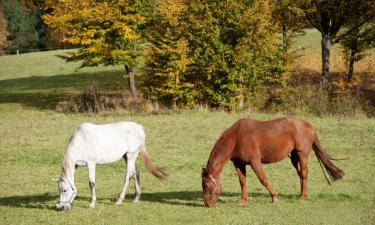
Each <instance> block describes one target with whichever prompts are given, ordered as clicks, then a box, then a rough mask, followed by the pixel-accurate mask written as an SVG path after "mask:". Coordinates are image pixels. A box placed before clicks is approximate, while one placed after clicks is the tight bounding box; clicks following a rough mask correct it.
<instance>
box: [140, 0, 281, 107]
mask: <svg viewBox="0 0 375 225" xmlns="http://www.w3.org/2000/svg"><path fill="white" fill-rule="evenodd" d="M271 13H272V8H271V6H270V4H269V2H268V1H260V0H255V1H252V3H251V4H250V3H249V2H248V1H224V2H222V1H209V2H205V3H203V2H201V1H198V0H193V1H187V0H186V1H184V0H167V1H160V2H159V3H158V5H157V10H156V13H155V14H154V15H153V21H152V23H151V26H150V27H149V29H148V42H149V45H148V47H147V48H146V51H145V67H144V70H143V74H144V75H145V79H146V81H145V83H146V85H145V86H146V87H147V89H146V92H145V93H146V97H148V98H150V99H153V100H159V101H162V102H164V103H165V104H169V105H176V104H179V105H188V106H194V105H195V104H198V103H203V104H208V105H209V106H211V107H221V108H225V109H229V110H232V109H235V108H236V107H238V106H239V103H240V102H241V101H243V100H244V96H245V93H244V92H249V91H255V90H256V88H255V87H258V86H259V85H261V84H262V83H263V81H265V80H267V77H268V76H276V75H279V74H281V72H280V71H279V70H277V69H276V68H275V66H274V65H280V63H279V61H280V60H281V58H279V57H277V54H278V53H277V52H278V51H279V49H278V48H277V37H276V34H277V29H276V28H277V25H275V24H274V23H273V22H272V20H271ZM275 55H276V56H275Z"/></svg>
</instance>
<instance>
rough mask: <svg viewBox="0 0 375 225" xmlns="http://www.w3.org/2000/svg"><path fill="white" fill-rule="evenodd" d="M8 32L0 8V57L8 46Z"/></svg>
mask: <svg viewBox="0 0 375 225" xmlns="http://www.w3.org/2000/svg"><path fill="white" fill-rule="evenodd" d="M7 38H8V30H7V21H6V20H5V16H4V13H3V9H2V8H1V6H0V55H2V54H3V53H4V51H5V49H6V48H7V46H8V41H7Z"/></svg>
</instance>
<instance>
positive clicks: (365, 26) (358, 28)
mask: <svg viewBox="0 0 375 225" xmlns="http://www.w3.org/2000/svg"><path fill="white" fill-rule="evenodd" d="M367 4H368V5H367V6H366V5H364V7H362V10H361V14H360V15H358V17H356V18H355V19H354V18H353V20H352V21H350V22H349V23H348V24H347V25H346V26H345V29H344V31H343V32H341V33H339V35H338V42H339V43H340V44H341V45H342V47H343V52H344V55H345V58H346V61H347V67H348V72H347V81H348V82H350V81H351V80H352V78H353V74H354V63H355V62H357V61H359V60H361V59H363V58H364V57H365V56H366V54H365V53H364V52H365V51H366V50H368V49H370V48H374V47H375V5H374V4H373V3H372V2H371V1H368V2H367Z"/></svg>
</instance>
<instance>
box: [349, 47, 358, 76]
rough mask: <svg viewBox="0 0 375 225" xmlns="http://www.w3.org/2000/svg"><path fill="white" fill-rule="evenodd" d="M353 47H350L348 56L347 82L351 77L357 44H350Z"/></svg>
mask: <svg viewBox="0 0 375 225" xmlns="http://www.w3.org/2000/svg"><path fill="white" fill-rule="evenodd" d="M352 47H353V48H352V49H350V56H349V65H348V68H349V69H348V75H347V76H348V82H350V81H351V80H352V78H353V74H354V63H355V54H356V53H357V45H356V44H355V45H354V46H352Z"/></svg>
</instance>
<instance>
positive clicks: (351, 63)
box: [348, 57, 354, 83]
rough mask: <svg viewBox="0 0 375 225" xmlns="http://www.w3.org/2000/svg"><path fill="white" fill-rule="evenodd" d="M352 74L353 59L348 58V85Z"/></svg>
mask: <svg viewBox="0 0 375 225" xmlns="http://www.w3.org/2000/svg"><path fill="white" fill-rule="evenodd" d="M353 73H354V58H353V57H350V60H349V71H348V83H349V82H350V81H351V80H352V78H353Z"/></svg>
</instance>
